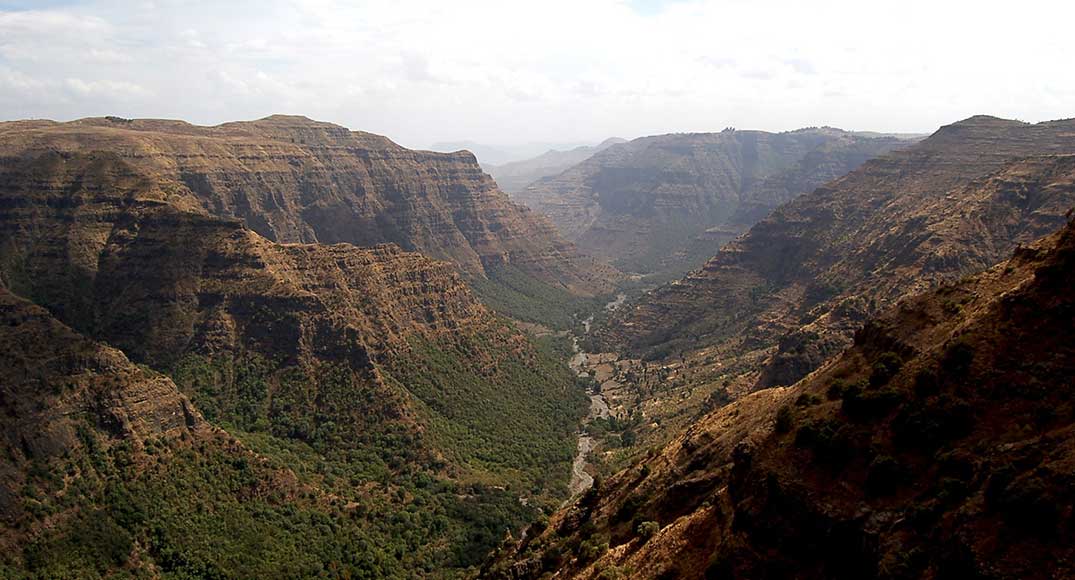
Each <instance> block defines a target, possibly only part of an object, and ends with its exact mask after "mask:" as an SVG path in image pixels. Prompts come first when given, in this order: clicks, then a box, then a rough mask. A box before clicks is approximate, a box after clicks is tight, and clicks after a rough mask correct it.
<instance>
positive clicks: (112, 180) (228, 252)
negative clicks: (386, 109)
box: [0, 137, 585, 576]
mask: <svg viewBox="0 0 1075 580" xmlns="http://www.w3.org/2000/svg"><path fill="white" fill-rule="evenodd" d="M298 138H301V137H298ZM80 140H81V138H79V141H80ZM116 147H117V151H112V152H100V151H94V152H76V151H71V150H65V149H64V148H58V149H59V150H51V151H41V152H38V151H37V150H36V149H28V150H24V151H23V152H22V153H20V154H19V155H14V156H7V157H4V158H3V159H0V281H2V283H3V285H4V286H6V287H7V288H9V289H10V290H11V291H12V292H14V293H16V294H18V295H20V296H23V297H25V298H27V299H30V300H31V301H33V302H35V303H37V304H39V305H41V306H43V307H45V308H47V309H48V310H49V311H50V312H51V313H52V314H53V315H54V316H55V317H56V318H58V319H59V320H60V321H62V322H63V323H65V324H67V325H68V326H70V327H72V328H73V329H74V330H75V331H77V332H80V333H82V334H84V335H86V336H88V337H90V338H91V339H93V340H96V341H100V342H104V343H107V344H109V345H110V346H113V347H117V348H119V349H120V350H122V351H123V352H124V353H125V354H126V356H128V357H130V358H131V360H133V361H135V362H136V363H138V364H142V365H146V366H147V367H148V368H153V369H156V370H157V371H161V372H163V373H165V374H166V375H167V376H168V377H170V379H165V378H163V377H161V378H160V379H159V380H157V381H156V382H153V383H151V385H156V386H160V387H161V388H162V389H163V388H165V387H166V386H167V385H171V384H172V381H174V384H175V385H178V387H179V391H180V392H182V393H183V394H184V395H185V396H188V397H189V398H190V399H191V400H193V401H194V404H195V405H196V406H197V407H198V408H199V409H201V411H202V413H204V416H205V418H206V420H208V421H209V422H210V423H212V424H214V425H218V426H223V427H226V428H227V429H228V431H229V432H230V433H232V434H234V435H235V436H236V437H237V438H239V439H240V440H241V441H242V442H243V443H244V444H247V445H250V446H254V447H256V448H257V449H258V450H259V451H261V452H263V453H264V454H265V455H266V456H267V457H269V458H270V459H271V460H272V461H274V462H276V463H275V465H277V466H287V467H289V468H294V467H296V465H298V466H299V467H302V469H303V470H304V477H307V478H313V480H312V481H308V482H307V483H308V484H309V485H315V486H317V487H318V488H319V489H321V490H322V491H323V492H324V493H325V494H327V495H329V496H332V497H334V498H335V499H334V500H333V501H334V502H339V505H343V504H351V503H353V504H355V505H366V504H369V503H370V502H371V501H374V502H376V508H372V507H371V508H363V510H365V511H363V516H362V518H360V519H364V518H366V517H369V518H372V519H373V520H375V521H377V520H379V521H389V520H391V521H397V520H396V519H393V518H396V515H395V514H398V513H399V512H401V511H402V510H403V509H404V507H405V506H404V504H405V503H406V502H405V500H407V498H413V497H415V496H416V495H417V496H421V497H422V498H423V499H422V501H424V502H427V503H428V504H429V505H436V506H439V507H437V508H435V509H434V508H430V510H429V511H427V512H423V517H426V516H428V517H429V518H432V517H434V515H435V514H437V513H439V514H440V515H441V516H442V517H443V518H446V519H443V520H438V522H439V523H437V524H436V525H433V524H430V525H429V526H427V527H423V530H424V531H423V532H422V533H420V534H417V535H414V534H411V535H408V536H406V537H407V538H409V539H408V541H409V542H410V544H409V547H408V548H407V554H409V555H408V556H407V557H406V558H404V557H403V556H399V557H398V558H396V559H395V560H394V564H393V566H395V567H397V568H398V567H400V566H402V568H400V569H412V568H413V567H416V566H426V565H447V566H465V565H467V564H468V563H471V562H472V561H473V559H474V558H476V557H477V554H479V553H480V552H481V550H482V549H483V548H482V546H487V545H488V544H489V543H490V542H492V541H495V538H496V535H497V534H499V533H500V531H502V530H503V528H504V526H509V527H510V526H513V525H516V524H517V523H518V521H519V519H520V518H521V517H523V514H525V513H528V512H530V511H531V510H533V509H534V508H535V506H537V505H541V504H542V503H544V502H553V501H557V498H558V496H559V495H560V494H561V493H562V489H563V487H562V486H563V485H564V482H566V480H567V476H568V471H569V466H570V461H571V456H572V449H573V442H574V430H575V425H576V424H577V420H578V417H579V416H580V415H581V414H582V412H583V408H584V406H585V397H584V395H583V394H582V392H581V390H575V389H574V382H573V377H572V376H571V375H570V373H569V372H568V370H567V369H566V367H563V366H562V365H560V364H557V363H556V362H555V361H554V360H553V359H552V358H551V357H549V356H548V355H546V354H544V353H542V352H541V351H539V350H538V349H536V348H535V347H534V346H533V345H532V344H531V343H530V342H529V341H528V340H527V339H526V338H525V337H524V336H523V335H522V334H521V333H519V332H518V331H516V330H514V329H513V328H511V327H510V326H508V325H506V324H505V322H504V321H503V319H502V318H500V317H498V316H496V315H494V314H493V313H492V312H491V311H490V310H489V309H487V308H486V307H485V306H483V305H482V304H481V303H480V302H479V301H478V300H477V299H476V298H475V296H474V294H473V293H472V292H471V291H470V289H469V287H468V285H467V284H466V283H465V282H464V280H463V279H462V278H461V277H460V276H459V274H458V273H457V272H456V269H455V267H453V265H452V264H450V263H447V262H440V261H434V260H431V259H430V258H427V257H425V256H423V255H420V254H417V253H413V252H406V251H403V250H401V249H400V248H398V247H397V246H395V245H378V246H373V247H369V248H359V247H356V246H352V245H350V244H343V243H340V244H332V245H325V244H302V243H298V244H282V243H277V242H273V241H271V240H268V239H266V238H265V237H263V236H261V235H260V234H258V233H257V232H255V231H253V230H251V229H247V228H246V227H245V226H244V224H243V222H242V221H239V220H237V219H226V218H221V217H217V216H215V215H212V214H211V212H209V211H207V210H206V208H205V207H204V206H203V205H202V202H203V201H204V198H202V197H200V196H195V195H192V193H191V191H190V189H189V188H188V187H186V186H183V185H182V184H180V183H177V182H176V181H174V180H172V179H170V178H168V177H167V176H165V177H161V176H160V175H159V174H157V173H152V172H147V171H145V170H144V169H143V167H142V166H141V165H139V164H138V163H136V162H132V161H131V159H129V155H126V154H124V150H123V149H122V147H121V146H119V145H117V146H116ZM63 347H65V344H64V341H62V340H60V339H57V344H56V348H63ZM113 352H114V351H113ZM117 356H118V355H117ZM147 376H159V375H155V374H150V375H147ZM124 380H126V379H124ZM132 380H133V379H132ZM37 384H39V385H40V387H41V388H56V387H55V382H54V381H52V380H51V379H48V380H44V382H42V383H37ZM135 386H138V385H137V384H136V385H135ZM132 388H134V387H132ZM139 388H141V387H139ZM171 396H173V397H178V396H179V395H178V394H173V395H171ZM146 397H147V398H148V397H159V400H156V401H153V402H152V405H164V406H166V407H168V408H174V407H176V405H178V403H176V402H175V401H173V402H169V400H170V399H168V397H167V396H165V395H155V394H147V395H146ZM178 400H179V399H176V401H178ZM476 401H480V404H475V402H476ZM11 404H12V405H13V406H15V407H20V406H22V405H31V406H32V405H33V403H32V402H25V401H21V400H17V401H16V400H13V401H11ZM39 418H41V417H38V416H34V417H29V418H28V419H27V420H28V421H33V420H37V419H39ZM42 427H44V426H42ZM26 428H30V427H26ZM214 457H216V458H218V459H219V458H220V457H224V458H223V459H220V460H221V461H229V462H230V461H232V459H228V458H227V457H226V456H220V455H214ZM214 461H216V459H214ZM296 462H298V463H297V464H296ZM175 465H177V466H178V467H175V468H176V469H181V468H183V467H182V466H183V465H186V464H183V463H180V464H175ZM198 465H201V464H200V463H198ZM188 475H189V474H188ZM266 477H270V475H266ZM377 482H382V483H383V486H379V484H378V483H377ZM418 482H422V483H418ZM370 486H373V487H374V488H376V489H375V490H371V489H370ZM513 486H514V487H518V491H513V492H511V493H508V492H506V491H504V490H505V487H513ZM182 493H186V494H187V495H184V496H183V497H182V498H180V499H179V500H177V502H179V503H176V504H174V505H173V504H169V506H170V507H175V506H176V505H187V503H186V502H187V501H188V500H190V501H195V500H196V499H197V497H198V496H197V494H195V492H194V491H192V490H189V489H188V490H185V491H184V492H182ZM371 494H372V497H373V498H374V499H371ZM520 496H523V497H526V498H527V500H528V501H529V502H530V505H529V506H527V505H525V504H520V503H519V497H520ZM195 503H196V502H195ZM333 505H337V504H333ZM386 506H387V507H386ZM322 507H323V506H322ZM322 507H317V506H315V507H311V508H310V509H315V508H316V509H317V510H320V509H322ZM274 509H275V508H274ZM446 510H447V512H448V513H447V515H445V511H446ZM336 511H337V512H338V510H336ZM243 513H244V514H245V515H244V517H246V516H247V515H250V514H249V513H247V512H243ZM337 515H339V514H337ZM343 516H346V517H351V516H347V514H343ZM177 517H179V516H177ZM288 517H290V516H288ZM341 517H342V516H341ZM400 521H402V520H400ZM214 525H216V524H214ZM364 525H367V526H368V525H372V524H370V523H369V522H368V521H367V522H365V524H364ZM378 525H379V524H378ZM392 525H393V526H394V525H395V524H392ZM401 525H402V524H401ZM486 528H492V529H494V530H496V531H495V532H489V530H488V529H486ZM214 529H215V528H214ZM249 529H250V530H256V529H258V526H251V527H249ZM371 529H378V530H381V529H382V528H381V527H374V528H371ZM382 531H383V530H382ZM371 533H372V532H371ZM377 533H381V532H377ZM384 533H385V534H386V535H385V536H384V539H385V542H386V545H387V544H391V542H393V541H395V540H393V539H392V538H397V539H398V538H401V537H404V535H403V532H401V531H400V530H398V529H396V530H394V531H391V532H390V533H389V532H384ZM340 540H341V542H343V543H334V542H336V540H331V541H328V542H327V543H324V544H322V545H321V546H322V547H323V548H324V549H325V550H326V552H324V553H321V554H319V555H317V556H316V558H318V559H316V562H321V563H323V564H327V563H328V562H329V561H330V560H331V556H330V555H326V554H328V553H329V552H332V551H333V550H337V549H342V548H341V546H344V545H346V543H347V542H348V541H352V540H354V538H353V537H351V536H347V537H346V538H340ZM289 541H290V540H289ZM370 541H373V542H374V544H375V545H376V542H378V541H380V540H376V541H375V540H370ZM363 545H364V546H365V547H363V548H361V549H359V552H360V553H361V554H362V556H361V557H362V558H364V559H363V560H362V561H361V562H357V563H355V564H354V565H355V566H356V567H355V568H353V569H354V570H358V569H359V568H361V567H362V566H366V565H367V564H369V565H372V564H370V562H371V560H370V559H371V558H372V559H373V560H376V559H377V558H380V557H381V556H379V555H377V554H372V555H371V554H370V553H369V550H368V547H369V546H368V544H363ZM467 547H469V548H467ZM277 548H279V549H284V548H283V547H279V546H277V547H271V546H263V547H262V548H259V550H269V551H271V554H269V555H267V556H266V557H271V558H272V559H281V558H282V559H286V557H285V554H284V553H283V552H278V551H272V550H276V549H277ZM288 549H290V548H288ZM356 549H358V548H356ZM220 550H221V551H223V552H224V554H221V553H219V552H215V553H214V554H213V555H212V556H211V557H210V556H205V558H206V559H208V560H211V561H213V562H216V564H215V565H220V563H221V562H222V561H223V560H221V558H223V559H227V554H226V553H227V552H228V550H229V548H228V547H227V545H224V546H221V547H220ZM208 560H207V561H208ZM228 561H229V562H230V564H229V565H235V561H234V560H228ZM436 562H439V563H440V564H435V563H436ZM310 565H311V566H312V565H314V564H313V563H311V564H310ZM378 566H380V564H378ZM363 569H364V568H363ZM356 573H357V572H356ZM306 574H307V573H306V572H304V573H302V574H298V575H300V576H301V575H306ZM374 575H375V576H376V574H374Z"/></svg>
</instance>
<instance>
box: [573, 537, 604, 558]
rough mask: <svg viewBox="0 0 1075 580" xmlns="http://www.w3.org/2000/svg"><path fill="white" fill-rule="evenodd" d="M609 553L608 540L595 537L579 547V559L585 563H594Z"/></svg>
mask: <svg viewBox="0 0 1075 580" xmlns="http://www.w3.org/2000/svg"><path fill="white" fill-rule="evenodd" d="M607 551H608V540H606V539H603V538H601V537H599V536H595V537H593V538H590V539H588V540H586V541H585V542H583V543H582V544H581V545H579V559H580V560H581V561H583V562H593V561H594V560H597V559H598V558H600V557H601V556H603V555H605V552H607Z"/></svg>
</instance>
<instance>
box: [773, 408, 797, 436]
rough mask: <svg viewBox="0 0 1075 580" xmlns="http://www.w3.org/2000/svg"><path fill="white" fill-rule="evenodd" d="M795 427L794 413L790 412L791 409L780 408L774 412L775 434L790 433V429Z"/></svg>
mask: <svg viewBox="0 0 1075 580" xmlns="http://www.w3.org/2000/svg"><path fill="white" fill-rule="evenodd" d="M794 425H795V413H794V411H792V410H791V407H781V408H780V410H779V411H777V412H776V425H775V426H774V427H773V429H775V430H776V432H777V433H787V432H788V431H791V428H792V427H793V426H794Z"/></svg>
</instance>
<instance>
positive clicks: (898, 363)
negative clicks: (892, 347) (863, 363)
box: [870, 351, 903, 387]
mask: <svg viewBox="0 0 1075 580" xmlns="http://www.w3.org/2000/svg"><path fill="white" fill-rule="evenodd" d="M902 366H903V359H901V358H900V355H898V354H896V353H894V352H891V351H889V352H885V353H882V354H881V356H879V357H877V361H876V362H874V363H873V372H871V373H870V386H871V387H880V386H881V385H884V384H887V383H888V381H889V380H891V379H892V377H894V376H896V373H898V372H899V371H900V367H902Z"/></svg>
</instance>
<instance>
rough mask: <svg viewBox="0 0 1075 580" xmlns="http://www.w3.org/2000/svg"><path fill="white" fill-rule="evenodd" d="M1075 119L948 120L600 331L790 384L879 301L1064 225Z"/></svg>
mask: <svg viewBox="0 0 1075 580" xmlns="http://www.w3.org/2000/svg"><path fill="white" fill-rule="evenodd" d="M1073 129H1075V124H1073V123H1072V122H1071V121H1056V122H1050V123H1040V124H1036V125H1030V124H1025V123H1021V122H1017V121H1006V120H1002V119H996V118H992V117H974V118H971V119H968V120H966V121H962V122H959V123H956V124H954V125H950V126H947V127H944V128H942V129H940V130H939V131H938V132H937V133H936V134H934V135H933V136H931V137H930V138H928V139H926V140H925V141H923V142H921V143H919V144H917V145H914V146H912V147H909V148H907V149H904V150H900V151H896V152H893V153H889V154H888V155H886V156H883V157H881V158H878V159H875V160H872V161H869V162H867V163H866V164H864V165H863V166H862V167H861V168H859V169H858V170H856V171H854V172H852V173H850V174H849V175H847V176H845V177H843V178H841V179H838V180H836V181H833V182H832V183H830V184H827V185H825V186H823V187H820V188H818V189H817V190H815V191H814V192H812V193H810V194H807V195H804V196H801V197H799V198H797V199H795V200H793V201H791V202H789V203H787V204H785V205H783V206H781V207H780V208H779V209H777V210H776V211H774V212H773V214H772V215H771V216H769V217H768V218H766V219H765V220H762V221H761V222H759V223H758V224H757V225H755V226H754V227H753V228H751V230H750V231H749V232H748V233H747V234H745V235H744V236H742V237H740V238H739V239H737V240H735V241H734V242H732V243H730V244H728V245H727V246H725V247H724V248H723V249H722V250H721V251H720V252H719V253H718V254H717V255H716V256H715V257H713V258H712V259H711V260H709V261H708V262H707V263H706V264H705V266H704V267H703V268H702V269H700V270H698V271H695V272H692V273H691V274H689V275H688V276H687V277H685V278H684V279H682V280H679V281H676V282H674V283H672V284H669V285H667V286H664V287H661V288H659V289H657V290H656V291H654V292H653V293H651V294H649V295H647V296H644V297H643V298H641V299H640V300H639V301H638V303H637V304H633V305H630V306H629V307H627V308H624V309H621V311H619V312H617V314H616V316H615V317H613V320H612V321H611V323H610V324H609V325H608V326H607V327H605V328H599V329H598V330H597V332H598V334H599V335H602V336H603V337H605V340H607V341H608V342H610V343H611V344H615V345H621V346H626V347H627V348H628V349H629V350H632V351H635V352H639V353H643V352H644V353H649V355H650V356H651V357H656V358H661V357H664V356H667V355H669V354H671V353H682V352H699V349H701V350H704V351H705V352H706V356H707V357H709V360H711V361H714V360H719V366H721V367H722V368H723V369H725V370H724V371H720V372H718V370H719V369H717V370H714V369H710V370H713V372H718V374H724V378H725V380H728V379H731V380H733V381H738V383H739V384H740V385H746V387H747V388H749V387H750V386H754V387H761V386H769V385H776V384H785V385H786V384H791V383H794V382H795V381H796V380H798V379H799V378H801V377H803V376H804V375H805V374H806V373H808V372H809V371H811V370H813V369H814V368H816V367H817V366H819V365H820V364H821V363H822V362H824V361H825V360H826V359H827V358H828V357H830V356H832V355H834V354H836V353H838V352H839V351H840V350H841V349H842V348H844V347H845V346H846V345H847V344H849V341H850V338H851V336H852V334H853V333H854V331H855V330H856V329H857V328H858V327H860V326H861V324H862V322H863V321H864V320H865V319H866V318H867V317H868V316H870V315H872V314H874V313H876V312H878V311H879V310H880V309H882V308H884V307H885V306H886V305H888V304H891V303H893V302H894V301H895V300H897V299H899V298H900V297H902V296H907V295H910V294H914V293H917V292H921V291H923V290H925V289H928V288H930V287H933V286H935V285H937V284H939V283H941V282H944V281H948V280H953V279H956V278H958V277H960V276H963V275H965V274H967V273H970V272H973V271H976V270H979V269H981V268H984V267H987V266H989V265H991V264H993V263H996V262H997V261H999V260H1001V259H1003V258H1004V256H1005V255H1006V254H1008V253H1010V252H1011V251H1012V250H1013V249H1014V248H1015V247H1016V246H1018V245H1019V244H1021V243H1028V242H1030V241H1032V240H1034V239H1037V238H1038V237H1040V236H1042V235H1044V234H1045V233H1046V232H1048V231H1051V230H1053V229H1055V228H1056V227H1058V225H1059V224H1062V223H1063V222H1064V214H1065V213H1066V212H1067V210H1068V209H1070V208H1071V207H1072V206H1073V205H1075V172H1073V170H1075V161H1073V157H1072V156H1071V155H1069V154H1070V153H1075V132H1073ZM759 370H760V371H761V373H760V375H759V374H757V371H759Z"/></svg>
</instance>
